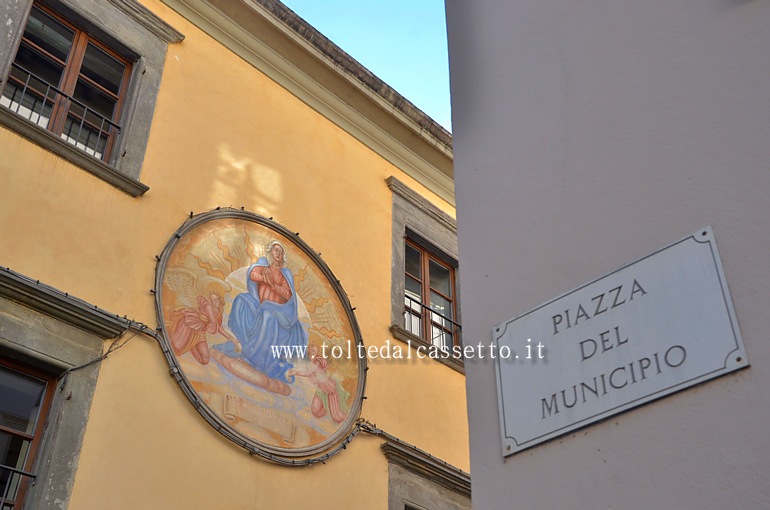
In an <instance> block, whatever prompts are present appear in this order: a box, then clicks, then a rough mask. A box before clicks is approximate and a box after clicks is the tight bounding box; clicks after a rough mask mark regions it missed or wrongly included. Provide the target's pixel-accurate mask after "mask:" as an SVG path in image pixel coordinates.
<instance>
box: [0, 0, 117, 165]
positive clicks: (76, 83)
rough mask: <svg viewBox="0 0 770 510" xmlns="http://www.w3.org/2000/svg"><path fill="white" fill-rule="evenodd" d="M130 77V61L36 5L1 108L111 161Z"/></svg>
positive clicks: (17, 54) (55, 14)
mask: <svg viewBox="0 0 770 510" xmlns="http://www.w3.org/2000/svg"><path fill="white" fill-rule="evenodd" d="M130 73H131V63H130V62H128V61H127V60H126V59H125V58H123V57H121V56H120V55H119V54H117V53H116V52H114V51H113V50H111V49H110V48H109V47H107V46H105V45H104V44H102V43H101V42H99V41H97V40H96V39H94V38H93V37H91V36H89V35H88V34H87V33H86V32H85V31H83V30H80V29H79V28H77V27H76V26H75V25H73V24H71V23H69V22H68V21H67V20H65V19H64V18H63V17H61V16H59V15H58V14H57V13H55V12H54V11H52V10H50V9H48V8H47V7H44V6H41V5H37V4H35V5H33V6H32V10H31V12H30V15H29V18H28V20H27V25H26V29H25V31H24V35H23V37H22V41H21V44H20V46H19V49H18V51H17V53H16V58H15V59H14V61H13V64H12V67H11V71H10V75H9V77H8V80H7V82H6V85H5V87H4V89H3V92H2V96H0V105H2V106H4V107H6V108H8V109H10V110H11V111H13V112H15V113H16V114H18V115H20V116H22V117H24V118H26V119H27V120H29V121H31V122H33V123H35V124H37V125H38V126H40V127H41V128H44V129H47V130H48V131H51V132H52V133H54V134H55V135H56V136H59V137H61V139H62V140H64V141H66V142H68V143H70V144H72V145H74V146H76V147H77V148H79V149H80V150H82V151H84V152H86V153H88V154H90V155H91V156H94V157H95V158H97V159H100V160H103V161H108V160H109V157H110V152H111V151H112V150H113V147H114V146H115V142H116V139H117V137H118V136H119V134H120V130H121V127H120V125H119V123H118V121H119V119H120V113H121V107H122V106H123V102H124V99H125V95H126V90H127V88H128V80H129V76H130Z"/></svg>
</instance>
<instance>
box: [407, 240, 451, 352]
mask: <svg viewBox="0 0 770 510" xmlns="http://www.w3.org/2000/svg"><path fill="white" fill-rule="evenodd" d="M404 263H405V275H404V289H405V294H404V328H405V329H406V330H407V331H409V332H410V333H412V334H414V335H416V336H418V337H420V338H422V339H423V340H425V342H427V343H428V344H431V345H435V346H437V347H438V348H439V349H441V350H445V351H447V350H448V351H451V350H452V348H453V347H454V345H455V344H456V337H457V332H458V329H459V326H460V325H459V324H458V323H457V322H456V318H457V313H456V304H455V269H454V267H453V265H452V264H450V263H448V262H447V261H446V260H444V259H442V258H441V257H439V256H437V255H436V254H434V253H432V252H431V251H429V250H428V249H426V248H425V247H423V246H421V245H420V244H418V243H417V242H414V241H413V240H410V239H406V240H405V245H404Z"/></svg>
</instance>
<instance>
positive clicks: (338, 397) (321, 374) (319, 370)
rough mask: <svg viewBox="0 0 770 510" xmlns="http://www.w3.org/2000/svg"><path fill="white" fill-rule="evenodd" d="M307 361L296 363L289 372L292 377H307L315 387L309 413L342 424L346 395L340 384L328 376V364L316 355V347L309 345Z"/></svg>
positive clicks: (346, 411) (348, 395) (346, 406)
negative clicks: (327, 417)
mask: <svg viewBox="0 0 770 510" xmlns="http://www.w3.org/2000/svg"><path fill="white" fill-rule="evenodd" d="M308 358H309V359H308V360H302V361H303V362H302V363H300V362H298V363H297V367H296V368H294V369H292V370H291V373H292V375H296V376H299V377H307V378H308V380H309V381H310V382H311V383H312V384H314V385H315V387H316V392H315V395H313V401H312V402H311V403H310V411H311V412H312V413H313V416H315V417H316V418H323V417H324V416H326V414H327V413H328V414H329V417H330V418H331V419H332V420H334V422H335V423H342V422H343V421H345V417H346V416H347V414H348V411H349V406H348V404H347V400H348V397H350V393H348V392H347V391H346V390H345V388H343V387H342V384H340V382H339V381H338V380H337V379H335V378H334V377H332V376H330V375H329V374H328V373H327V372H326V369H327V367H328V366H329V362H328V361H327V360H326V359H325V358H323V357H321V356H319V355H318V347H317V346H315V345H311V346H310V347H309V348H308Z"/></svg>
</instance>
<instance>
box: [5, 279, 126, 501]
mask: <svg viewBox="0 0 770 510" xmlns="http://www.w3.org/2000/svg"><path fill="white" fill-rule="evenodd" d="M126 329H127V326H126V321H125V320H122V319H120V318H118V317H117V316H116V315H113V314H110V313H108V312H106V311H104V310H102V309H99V308H97V307H94V306H93V305H90V304H88V303H85V302H84V301H81V300H79V299H77V298H74V297H72V296H70V295H69V294H67V293H64V292H61V291H58V290H56V289H53V288H51V287H48V286H46V285H45V284H42V283H40V282H39V281H36V280H32V279H30V278H27V277H24V276H22V275H19V274H18V273H14V272H13V271H10V270H8V269H4V268H0V357H2V358H3V359H5V360H10V361H11V362H14V363H17V364H21V365H25V366H27V367H29V368H31V369H33V370H38V371H40V372H43V373H45V374H47V375H49V376H51V377H52V378H54V379H55V381H56V387H55V389H54V396H53V402H52V403H51V407H50V409H49V410H48V415H47V418H46V420H45V422H44V424H43V427H44V430H43V436H42V438H41V441H40V443H39V445H38V448H37V452H36V454H35V460H34V463H33V464H32V474H34V475H35V476H36V478H35V482H34V483H33V484H30V486H28V487H27V489H26V492H25V494H24V508H36V509H41V510H49V509H50V510H60V509H61V508H66V506H67V503H68V501H69V498H70V495H71V493H72V487H73V485H74V482H75V474H76V471H77V465H78V458H79V456H80V449H81V446H82V442H83V436H84V434H85V429H86V424H87V422H88V416H89V412H90V409H91V401H92V398H93V395H94V391H95V390H96V382H97V377H98V375H99V367H100V364H99V363H92V364H90V365H88V366H85V367H83V368H82V369H78V370H73V369H75V368H77V367H82V366H83V365H86V364H87V363H89V362H92V361H93V360H96V359H98V358H99V357H100V356H101V355H102V348H103V346H104V341H105V340H107V339H109V338H115V337H117V336H119V335H121V334H122V333H124V332H125V331H126Z"/></svg>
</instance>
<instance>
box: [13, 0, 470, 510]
mask: <svg viewBox="0 0 770 510" xmlns="http://www.w3.org/2000/svg"><path fill="white" fill-rule="evenodd" d="M0 16H2V18H0V21H2V26H4V27H8V29H9V30H8V34H7V36H6V35H5V34H4V35H3V37H4V39H3V40H2V41H0V78H2V80H3V81H2V83H0V85H1V86H2V87H3V95H2V97H3V99H2V100H0V196H2V201H1V202H0V204H1V205H0V233H1V234H2V237H1V238H2V247H3V249H2V255H1V256H0V266H2V267H0V360H1V361H0V385H3V393H5V396H0V406H2V409H0V416H2V418H0V438H2V442H0V444H3V445H4V446H3V447H4V450H3V451H0V453H2V454H3V455H4V457H3V459H0V460H2V464H3V467H2V468H0V490H2V491H4V492H5V493H4V494H3V497H4V500H5V501H6V506H2V505H0V507H1V508H25V509H27V508H70V509H93V508H111V509H122V508H126V509H128V508H132V509H133V508H227V509H260V508H296V507H302V506H304V505H312V506H313V507H314V508H373V509H374V508H383V509H384V508H390V509H396V508H415V509H432V508H458V509H459V508H469V501H470V479H469V476H468V474H467V472H468V470H469V459H468V431H467V420H466V407H465V381H464V375H463V363H462V361H461V360H458V359H456V357H447V356H442V355H441V354H440V353H446V352H447V351H451V350H452V347H454V346H460V345H461V343H460V342H461V334H460V329H459V324H460V322H461V321H460V312H459V289H458V288H457V285H456V280H457V271H458V270H459V266H458V264H457V248H456V241H455V239H454V235H455V227H454V220H453V217H454V194H453V185H452V151H451V137H450V135H449V134H448V133H447V132H446V131H444V130H443V129H442V128H441V127H440V126H438V125H437V124H436V123H435V122H433V121H432V120H431V119H430V118H428V117H427V116H425V115H424V114H422V113H421V112H420V111H419V110H417V109H416V108H414V107H413V106H412V105H411V104H410V103H408V102H407V101H406V100H405V99H404V98H402V97H401V96H399V95H398V94H397V93H396V92H395V91H393V90H392V89H390V88H389V87H388V86H387V85H386V84H384V83H382V82H381V81H380V80H378V79H377V78H376V77H374V76H373V75H371V74H370V73H369V72H368V71H366V70H365V69H364V68H363V67H362V66H360V65H359V64H358V63H356V62H355V61H353V60H352V59H350V57H348V56H347V55H346V54H345V53H344V52H342V51H341V50H340V49H339V48H337V47H336V46H334V45H333V44H332V43H331V42H330V41H328V40H327V39H325V38H324V37H323V36H322V35H321V34H319V33H318V32H316V31H315V30H314V29H313V28H312V27H310V26H309V25H307V24H306V23H305V22H304V21H302V20H301V19H300V18H298V17H297V16H296V15H294V14H293V13H292V12H291V11H290V10H288V9H287V8H285V7H284V6H283V5H282V4H280V3H278V2H273V1H268V0H256V1H253V2H251V1H249V2H230V1H224V0H220V1H216V0H214V1H202V0H166V1H160V0H144V1H142V2H141V3H138V2H135V1H133V0H111V1H110V2H100V1H96V0H51V1H44V2H39V3H38V2H32V1H26V0H24V1H19V2H11V3H10V4H9V5H7V6H3V7H0ZM68 51H69V52H70V53H67V52H68ZM49 76H53V78H50V79H49V78H48V77H49ZM217 211H219V213H224V212H226V211H236V214H244V215H245V217H248V218H256V219H258V220H259V221H262V220H264V221H265V222H268V224H269V225H271V226H273V225H274V226H277V227H276V228H278V227H280V228H283V229H285V233H291V234H293V235H295V236H296V238H297V242H298V243H300V244H301V246H302V247H305V248H307V249H309V250H311V251H312V252H314V253H315V255H313V257H315V256H317V257H318V258H317V259H315V258H313V257H311V258H309V259H308V260H311V259H312V260H311V262H312V263H313V264H315V265H317V266H318V267H326V268H328V270H329V271H330V274H331V276H329V278H328V282H329V284H330V285H331V286H332V287H334V288H339V289H340V294H339V296H341V298H340V299H341V301H340V302H341V303H343V305H345V306H347V305H348V304H349V305H350V307H351V309H352V310H353V311H352V312H351V314H353V317H354V322H355V323H356V324H357V328H358V330H359V331H360V338H361V339H362V345H363V346H364V347H365V348H366V349H367V356H366V360H363V361H362V363H363V364H364V365H365V366H366V368H363V369H362V370H361V372H362V375H361V377H362V380H364V379H365V386H363V389H362V390H361V392H360V393H361V394H360V395H357V396H354V397H351V401H350V402H349V404H351V408H352V409H353V411H351V412H355V414H356V416H350V415H349V416H350V419H349V420H347V422H346V423H347V425H345V423H343V425H342V426H343V428H344V430H343V431H342V432H341V435H339V439H338V440H335V441H332V443H333V444H329V445H327V447H325V448H322V449H321V450H319V451H314V452H305V454H302V455H294V456H292V455H289V456H288V457H287V456H281V455H280V454H279V455H277V456H276V457H275V459H272V460H271V458H270V455H271V454H269V452H268V454H265V450H264V449H261V448H260V439H259V437H257V438H256V439H254V438H252V439H253V441H252V442H251V443H249V441H246V443H248V444H245V445H244V444H239V442H238V441H237V439H238V438H237V437H236V438H235V439H236V440H233V438H232V437H228V435H227V434H226V433H223V432H222V431H221V430H217V427H216V420H214V423H213V424H212V422H211V420H209V421H207V420H206V419H204V416H203V415H204V414H205V410H204V411H201V410H200V408H199V406H198V405H196V404H195V403H194V401H191V399H190V398H188V396H186V395H185V392H184V391H183V390H182V388H181V387H180V384H178V382H177V380H178V379H179V377H174V375H175V368H178V367H175V366H174V364H173V363H172V365H169V362H168V360H169V359H171V360H174V359H176V358H178V360H179V361H180V364H182V365H183V363H182V362H183V360H187V361H186V362H187V363H188V366H190V365H189V363H190V362H192V361H191V360H192V358H190V355H189V353H186V352H185V353H181V354H179V353H176V354H175V355H174V356H169V357H168V358H167V355H169V339H168V337H169V334H170V331H171V326H170V325H169V324H170V322H169V321H170V319H169V317H168V316H167V317H163V316H162V310H161V309H160V306H159V304H158V303H159V298H158V294H159V292H160V291H161V289H160V288H159V287H160V286H159V285H158V284H157V282H156V276H157V274H158V273H157V271H159V268H161V269H160V270H162V268H163V267H165V266H164V265H163V262H165V260H164V258H163V257H162V256H161V255H162V254H164V251H165V252H168V247H169V246H170V245H171V244H173V242H174V241H176V240H178V239H179V238H178V237H175V233H178V232H179V231H180V228H181V227H183V225H185V224H186V222H189V221H190V218H191V217H192V218H201V217H207V216H205V215H212V217H217V214H219V213H217ZM212 235H213V236H216V235H217V234H216V232H214V233H213V234H212ZM287 236H288V234H287ZM286 238H287V239H291V238H290V237H286ZM262 244H264V243H262ZM262 244H260V243H256V242H255V244H254V246H257V245H259V246H257V247H258V248H259V247H261V248H260V249H265V250H269V248H268V247H264V246H262ZM289 244H291V243H289ZM298 246H299V245H298ZM292 250H294V251H298V250H299V248H297V247H296V246H294V247H292V248H291V249H289V250H288V251H289V252H292ZM319 253H320V255H318V254H319ZM415 254H416V255H415ZM257 255H259V254H257ZM308 257H310V255H308ZM415 257H416V258H415ZM256 258H257V256H256V255H254V257H252V260H251V262H252V263H253V262H254V261H255V259H256ZM295 260H296V259H295ZM413 260H419V261H424V265H423V266H420V267H424V268H426V269H425V270H424V272H423V273H424V275H423V276H424V278H422V280H420V278H419V275H416V276H415V271H418V272H419V271H420V269H416V270H411V272H410V269H409V267H410V266H409V264H410V261H413ZM291 262H292V261H291V260H289V263H291ZM422 263H423V262H420V264H422ZM405 264H406V270H405ZM290 267H291V266H290ZM295 270H296V268H293V269H292V271H295ZM434 270H435V271H438V273H436V274H437V275H438V276H437V277H436V278H437V279H438V280H440V282H439V283H437V284H436V285H433V284H432V283H431V278H432V275H433V274H434V273H433V271H434ZM322 273H323V271H321V272H320V273H319V274H322ZM423 273H421V274H423ZM439 273H440V274H439ZM323 274H326V273H323ZM410 275H411V276H410ZM327 276H328V275H327ZM295 278H296V272H295ZM410 278H412V279H411V280H410ZM415 282H417V283H415ZM161 283H162V282H161ZM417 284H419V285H418V287H419V288H418V287H415V285H417ZM439 284H441V285H443V284H446V289H445V290H442V289H443V287H441V288H439V286H438V285H439ZM420 285H421V286H420ZM434 287H435V288H434ZM298 288H299V287H298ZM436 289H437V290H436ZM439 291H440V292H439ZM431 292H436V293H437V294H435V296H439V297H437V298H434V297H429V296H434V294H431ZM233 294H234V292H233ZM299 295H300V296H301V292H299ZM405 295H406V296H407V298H409V299H407V300H406V301H405ZM298 297H299V296H298ZM230 299H231V298H230ZM442 299H443V301H441V300H442ZM345 300H347V302H345ZM436 300H438V301H436ZM438 302H441V303H443V305H445V306H447V307H449V308H447V309H445V311H444V312H442V315H440V316H437V315H433V313H434V312H435V311H436V310H439V309H440V308H439V305H436V304H435V303H438ZM405 303H406V304H405ZM415 303H416V304H415ZM305 305H308V303H305ZM230 307H231V303H230V302H229V300H228V304H227V306H225V308H224V312H225V313H224V315H225V317H224V318H223V319H224V320H223V321H222V324H223V326H224V327H226V326H227V324H228V315H232V313H233V312H232V309H231V308H230ZM450 310H451V311H450ZM198 311H200V309H199V310H198ZM159 312H160V313H159ZM311 315H312V313H311ZM436 317H439V319H437V318H436ZM220 320H222V317H221V312H220ZM439 322H440V323H441V324H438V323H439ZM426 324H428V326H426ZM431 327H432V328H433V329H431ZM436 327H439V333H438V337H439V338H440V339H441V342H443V343H437V342H436V337H437V335H436V334H435V331H436V329H435V328H436ZM442 328H443V329H442ZM201 334H203V333H201ZM216 336H217V334H216V333H212V332H211V330H209V331H208V333H205V334H203V336H202V337H201V338H203V339H204V340H205V343H206V345H208V346H209V347H211V346H212V345H213V344H215V343H217V342H220V341H221V340H222V339H220V340H216V339H215V338H214V337H216ZM354 336H355V335H354ZM312 338H313V337H312V334H311V343H312ZM351 340H353V343H354V344H355V341H356V339H355V338H352V339H351ZM431 346H434V349H433V350H432V351H431V350H430V349H429V348H430V347H431ZM397 347H398V348H397ZM435 347H438V350H436V348H435ZM418 349H419V350H418ZM172 350H173V349H172ZM399 350H400V352H401V355H402V356H404V358H403V359H394V357H395V355H394V353H395V352H396V351H399ZM431 352H432V355H430V354H431ZM388 353H390V355H388ZM418 353H419V354H420V356H418V355H417V354H418ZM436 353H439V354H438V355H437V354H436ZM105 354H106V356H105ZM435 358H443V359H435ZM212 363H215V362H214V361H212ZM364 365H361V366H364ZM212 366H214V365H212ZM170 373H171V376H170V375H169V374H170ZM364 396H365V399H363V398H362V397H364ZM356 398H359V400H358V401H357V402H356ZM204 401H205V399H204ZM205 405H206V404H205V403H204V406H205ZM326 405H327V406H328V403H327V404H326ZM358 405H360V412H358V411H357V406H358ZM330 419H331V418H330V416H328V415H327V416H324V417H323V418H319V420H327V422H324V423H327V424H328V423H330V422H329V421H328V420H330ZM259 423H260V422H259V420H256V425H255V427H257V429H258V428H259ZM212 425H214V426H212ZM343 443H344V448H342V447H341V446H342V444H343ZM255 445H256V447H255ZM268 450H269V449H268ZM286 459H289V460H288V462H285V460H286ZM321 460H323V462H320V461H321ZM292 461H295V462H296V463H297V464H298V465H296V466H291V462H292ZM287 464H289V465H287Z"/></svg>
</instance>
